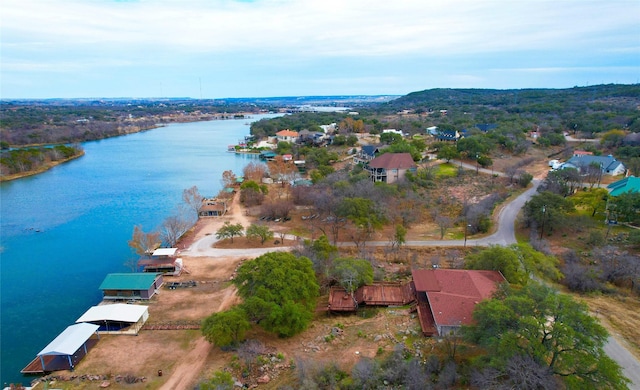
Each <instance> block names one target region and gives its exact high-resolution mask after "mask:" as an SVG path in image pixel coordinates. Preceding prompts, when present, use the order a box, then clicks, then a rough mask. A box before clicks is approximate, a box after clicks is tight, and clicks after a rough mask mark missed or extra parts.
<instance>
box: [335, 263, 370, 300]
mask: <svg viewBox="0 0 640 390" xmlns="http://www.w3.org/2000/svg"><path fill="white" fill-rule="evenodd" d="M332 274H333V277H334V278H335V279H336V280H337V281H338V283H339V284H340V286H342V287H343V288H344V289H345V290H347V292H349V293H353V292H354V291H356V290H357V289H358V287H361V286H364V285H366V284H371V283H373V267H372V266H371V263H369V261H367V260H363V259H351V258H337V259H335V260H334V261H333V271H332Z"/></svg>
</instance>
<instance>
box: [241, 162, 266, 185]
mask: <svg viewBox="0 0 640 390" xmlns="http://www.w3.org/2000/svg"><path fill="white" fill-rule="evenodd" d="M266 172H267V166H266V165H264V164H263V163H259V162H254V161H252V162H250V163H249V164H247V165H246V166H245V167H244V169H243V170H242V174H243V175H244V179H245V180H252V181H255V182H256V183H261V182H262V178H264V177H265V174H266Z"/></svg>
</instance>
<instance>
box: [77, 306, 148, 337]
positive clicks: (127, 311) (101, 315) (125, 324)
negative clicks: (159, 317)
mask: <svg viewBox="0 0 640 390" xmlns="http://www.w3.org/2000/svg"><path fill="white" fill-rule="evenodd" d="M148 318H149V309H148V306H146V305H131V304H126V303H114V304H110V305H98V306H93V307H91V308H89V310H87V311H86V312H85V313H84V314H83V315H82V316H81V317H80V318H78V320H77V321H76V323H91V324H95V325H98V326H99V329H98V331H97V332H98V333H99V334H129V335H137V334H138V332H139V331H140V329H142V326H143V325H144V323H145V322H146V321H147V319H148Z"/></svg>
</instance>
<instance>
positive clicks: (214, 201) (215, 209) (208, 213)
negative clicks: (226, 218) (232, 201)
mask: <svg viewBox="0 0 640 390" xmlns="http://www.w3.org/2000/svg"><path fill="white" fill-rule="evenodd" d="M226 213H227V202H226V201H225V200H223V199H218V198H205V199H202V207H201V208H200V211H199V212H198V217H200V218H202V217H222V216H223V215H225V214H226Z"/></svg>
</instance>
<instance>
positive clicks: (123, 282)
mask: <svg viewBox="0 0 640 390" xmlns="http://www.w3.org/2000/svg"><path fill="white" fill-rule="evenodd" d="M156 277H157V274H155V273H149V272H138V273H121V274H108V275H107V276H106V277H105V278H104V280H103V281H102V284H101V285H100V290H146V289H148V288H149V287H151V285H152V284H153V282H154V280H156Z"/></svg>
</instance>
